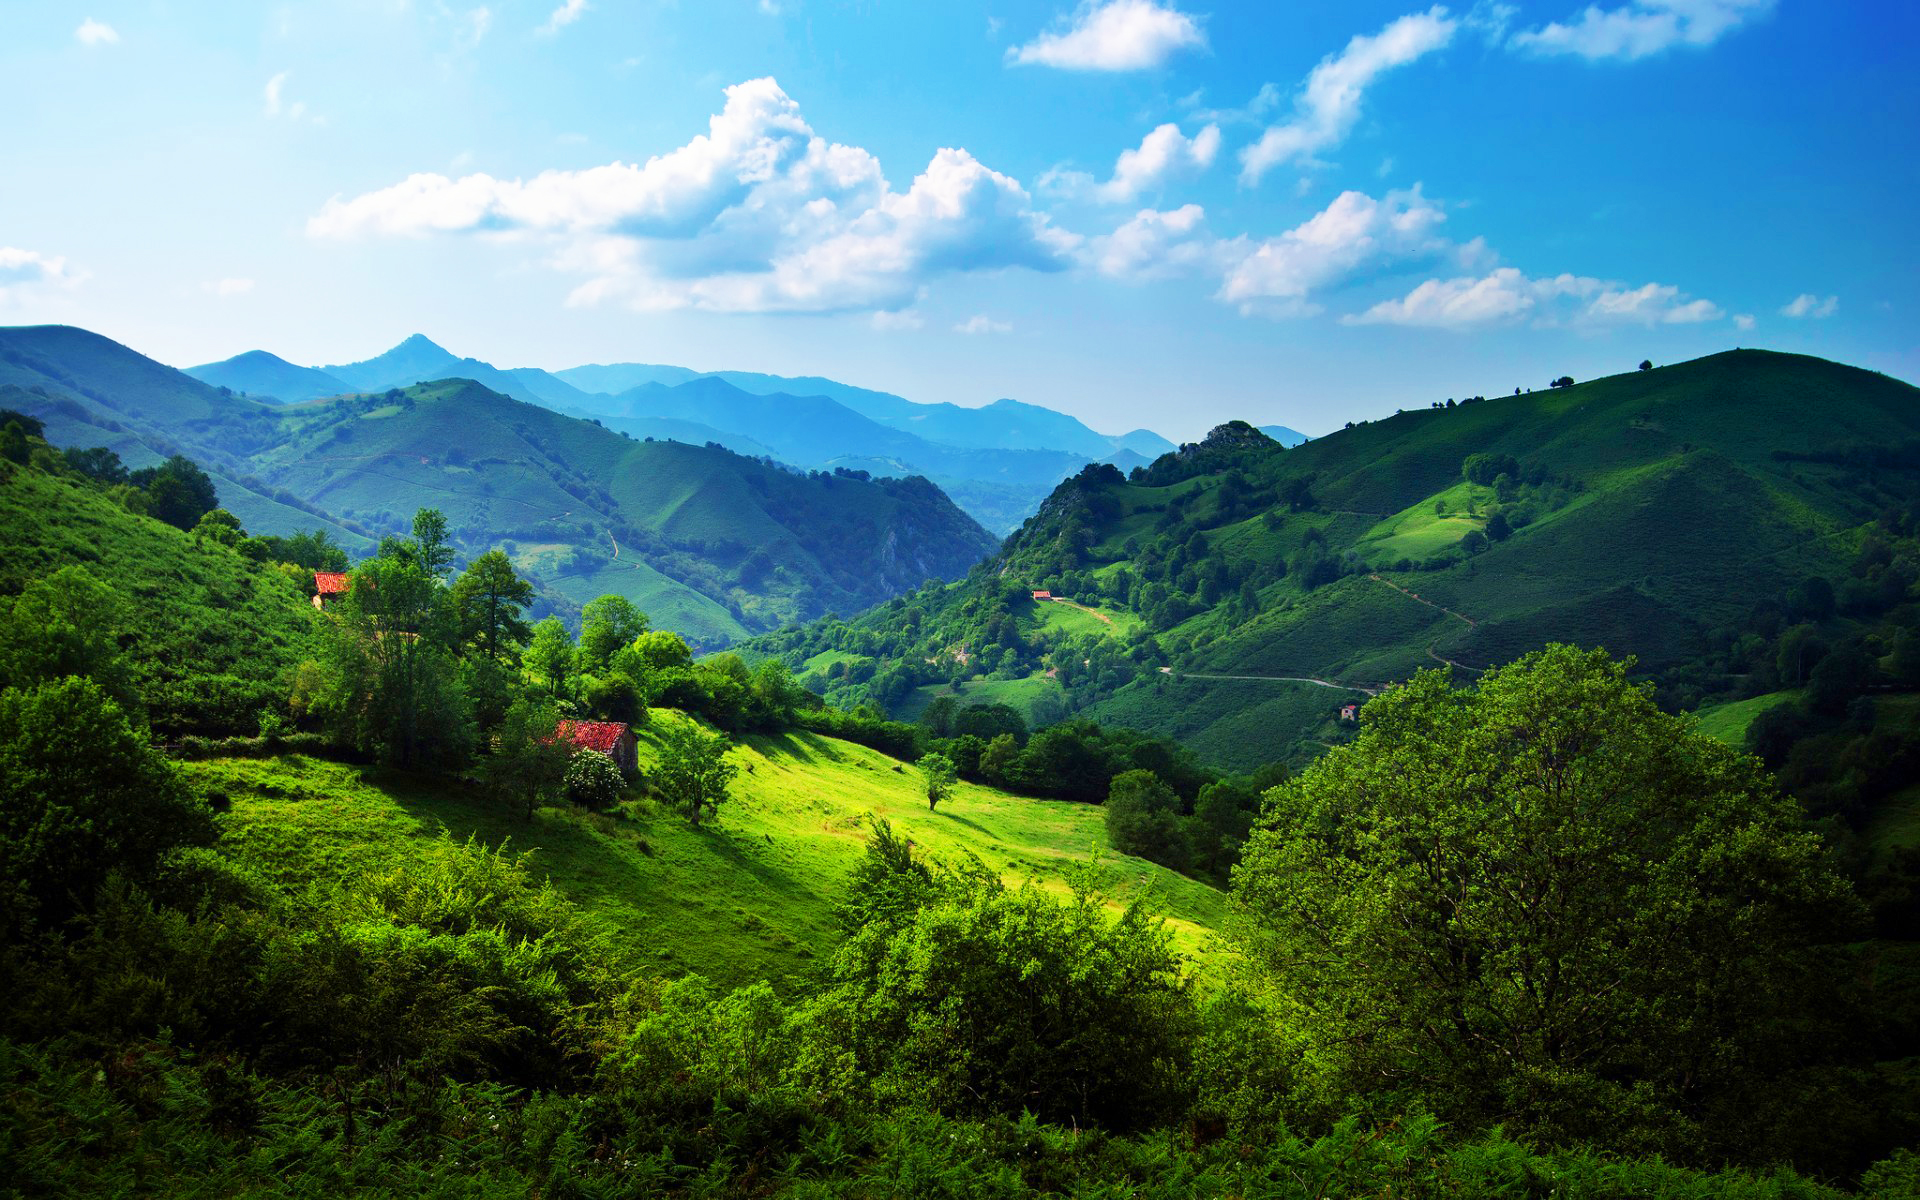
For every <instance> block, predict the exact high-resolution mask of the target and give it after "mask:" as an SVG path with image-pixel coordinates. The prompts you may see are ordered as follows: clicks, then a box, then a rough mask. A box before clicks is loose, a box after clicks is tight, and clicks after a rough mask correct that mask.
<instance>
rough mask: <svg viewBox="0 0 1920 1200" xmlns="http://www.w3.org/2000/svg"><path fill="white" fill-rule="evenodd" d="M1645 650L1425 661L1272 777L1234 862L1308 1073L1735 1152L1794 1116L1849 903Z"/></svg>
mask: <svg viewBox="0 0 1920 1200" xmlns="http://www.w3.org/2000/svg"><path fill="white" fill-rule="evenodd" d="M1627 669H1628V664H1626V663H1620V662H1615V661H1613V660H1612V659H1610V658H1609V657H1608V656H1607V654H1606V653H1605V652H1604V651H1600V650H1593V651H1587V650H1579V649H1575V648H1574V647H1571V646H1551V647H1549V648H1547V649H1546V650H1543V651H1539V652H1536V653H1534V654H1530V655H1528V656H1526V657H1525V658H1522V659H1520V660H1518V661H1517V662H1514V663H1512V664H1510V665H1508V666H1505V667H1502V668H1498V669H1495V670H1493V671H1489V672H1488V673H1487V674H1486V675H1485V676H1483V677H1482V678H1481V680H1480V681H1479V684H1478V686H1477V687H1476V688H1475V689H1473V690H1470V691H1468V690H1456V689H1455V688H1453V687H1451V686H1450V685H1449V683H1448V680H1447V676H1446V675H1445V673H1443V672H1440V671H1423V672H1421V673H1420V674H1419V675H1417V676H1416V677H1415V678H1414V680H1413V681H1412V682H1411V683H1409V684H1407V685H1406V686H1404V687H1401V688H1398V689H1395V690H1393V691H1389V692H1387V693H1385V694H1384V695H1381V696H1379V697H1377V698H1376V699H1375V700H1373V701H1372V702H1371V703H1370V704H1368V705H1367V722H1366V724H1365V725H1364V726H1363V728H1362V730H1361V733H1360V736H1359V738H1358V739H1357V740H1356V741H1355V742H1353V743H1352V744H1350V745H1348V746H1345V747H1341V748H1338V749H1335V750H1333V751H1331V752H1329V753H1328V754H1327V755H1326V756H1324V757H1323V758H1321V759H1320V760H1319V761H1318V762H1316V763H1315V764H1314V765H1313V766H1312V767H1310V768H1309V769H1308V770H1307V771H1306V772H1305V773H1304V774H1302V775H1301V776H1300V777H1299V778H1298V779H1296V780H1294V781H1292V782H1291V783H1288V784H1285V785H1283V786H1281V787H1279V788H1276V789H1274V790H1273V791H1272V792H1270V793H1268V803H1267V808H1266V811H1265V813H1264V814H1263V816H1262V819H1261V821H1260V825H1259V827H1258V828H1257V829H1256V830H1255V832H1254V834H1253V836H1252V838H1251V839H1250V840H1249V842H1248V844H1247V847H1246V851H1245V854H1244V856H1243V858H1242V861H1241V864H1240V866H1239V867H1238V868H1236V869H1235V871H1234V873H1233V881H1234V888H1235V890H1236V891H1237V892H1238V894H1239V898H1240V900H1241V901H1242V902H1243V903H1244V905H1245V909H1246V911H1247V913H1248V914H1249V915H1250V916H1251V917H1252V918H1253V919H1254V922H1255V925H1256V927H1257V928H1258V929H1259V933H1257V934H1256V935H1255V936H1254V937H1253V938H1252V939H1251V940H1250V941H1249V942H1248V946H1249V948H1250V949H1251V950H1252V951H1253V952H1254V954H1255V955H1256V956H1257V958H1258V959H1259V960H1260V961H1261V962H1262V963H1263V964H1264V967H1265V969H1266V970H1267V972H1269V974H1270V977H1271V980H1272V982H1273V983H1274V984H1275V985H1276V989H1275V991H1276V994H1277V995H1278V996H1280V997H1282V998H1283V1004H1282V1011H1281V1013H1280V1014H1279V1016H1280V1019H1281V1020H1283V1021H1284V1022H1285V1023H1286V1025H1287V1028H1288V1030H1289V1034H1290V1036H1296V1037H1298V1038H1299V1039H1300V1044H1301V1046H1302V1057H1301V1058H1300V1060H1299V1062H1298V1067H1297V1069H1298V1070H1299V1071H1300V1072H1301V1076H1300V1082H1301V1087H1302V1089H1303V1092H1305V1093H1307V1094H1311V1095H1313V1096H1317V1097H1322V1098H1326V1099H1328V1100H1329V1101H1330V1102H1331V1101H1332V1098H1336V1097H1341V1096H1355V1095H1362V1094H1371V1095H1386V1094H1388V1093H1392V1094H1394V1097H1395V1102H1396V1103H1403V1104H1419V1105H1423V1106H1426V1107H1428V1108H1429V1109H1430V1110H1431V1111H1433V1112H1434V1113H1435V1115H1437V1116H1439V1117H1441V1118H1442V1119H1444V1120H1447V1121H1449V1122H1453V1123H1456V1124H1459V1125H1461V1126H1462V1127H1481V1126H1484V1125H1490V1124H1495V1123H1504V1124H1506V1125H1507V1126H1509V1127H1510V1128H1512V1127H1524V1128H1527V1129H1528V1130H1529V1131H1530V1132H1532V1133H1534V1134H1537V1135H1538V1136H1540V1137H1541V1138H1542V1139H1543V1140H1561V1141H1575V1140H1584V1139H1595V1140H1605V1141H1609V1142H1611V1143H1613V1144H1620V1142H1621V1140H1622V1139H1623V1138H1624V1139H1630V1140H1632V1141H1633V1142H1635V1143H1636V1144H1639V1145H1643V1146H1646V1147H1648V1148H1650V1149H1659V1150H1662V1151H1675V1152H1685V1153H1695V1154H1698V1153H1702V1152H1704V1153H1707V1154H1709V1155H1711V1154H1715V1153H1721V1152H1730V1151H1732V1150H1734V1149H1735V1148H1736V1145H1737V1144H1738V1143H1739V1142H1740V1141H1741V1140H1742V1139H1743V1138H1744V1139H1760V1140H1764V1139H1765V1136H1767V1135H1765V1134H1763V1133H1761V1132H1760V1131H1761V1130H1763V1129H1768V1128H1771V1129H1774V1130H1779V1129H1786V1128H1791V1127H1793V1126H1794V1125H1795V1123H1796V1118H1795V1116H1794V1114H1793V1112H1792V1111H1791V1110H1790V1107H1789V1106H1791V1105H1792V1104H1794V1103H1795V1102H1796V1101H1795V1100H1794V1097H1796V1096H1802V1097H1804V1096H1810V1095H1819V1094H1822V1093H1821V1091H1820V1089H1818V1088H1815V1087H1811V1086H1807V1087H1802V1086H1800V1085H1799V1084H1797V1083H1795V1082H1794V1081H1793V1079H1792V1072H1793V1071H1794V1070H1795V1069H1796V1068H1798V1067H1800V1066H1802V1065H1803V1064H1808V1063H1809V1062H1810V1059H1811V1056H1812V1055H1815V1054H1817V1053H1818V1051H1817V1050H1816V1049H1813V1048H1812V1047H1814V1046H1816V1045H1817V1044H1818V1043H1820V1042H1822V1041H1823V1040H1824V1039H1825V1037H1826V1036H1827V1035H1828V1034H1829V1033H1831V1032H1832V1031H1831V1029H1830V1028H1828V1026H1827V1024H1825V1023H1823V1022H1831V1021H1833V1020H1837V1019H1839V1018H1838V1017H1837V1016H1835V1017H1826V1018H1823V1017H1822V1015H1821V1014H1822V1013H1823V1012H1826V1013H1831V1012H1833V1011H1835V1001H1834V997H1835V996H1836V995H1838V994H1839V992H1838V983H1839V976H1838V975H1837V974H1836V973H1835V971H1834V970H1833V968H1832V965H1831V964H1832V961H1833V960H1831V959H1830V958H1828V957H1827V952H1826V951H1825V950H1823V949H1822V947H1823V946H1826V945H1830V944H1832V943H1833V942H1836V941H1839V940H1843V939H1844V938H1845V937H1846V936H1848V932H1849V931H1848V928H1847V927H1848V925H1849V923H1850V922H1851V921H1852V920H1853V918H1854V917H1855V916H1856V914H1857V911H1858V907H1859V906H1858V902H1857V901H1856V899H1855V897H1854V896H1853V894H1852V891H1851V889H1850V888H1849V886H1848V885H1847V883H1846V882H1845V881H1844V880H1843V879H1842V878H1841V877H1840V876H1838V875H1837V874H1836V873H1835V872H1834V870H1833V868H1832V866H1831V865H1830V864H1829V862H1828V860H1827V858H1826V856H1825V854H1824V852H1823V849H1822V847H1821V845H1820V840H1819V837H1818V836H1817V835H1816V834H1814V833H1811V832H1809V831H1808V830H1807V829H1806V826H1805V823H1804V815H1803V814H1802V812H1801V811H1800V810H1799V808H1798V806H1797V805H1796V804H1795V803H1794V802H1793V801H1792V800H1791V799H1788V798H1786V797H1783V796H1782V795H1781V793H1780V790H1779V789H1778V788H1777V787H1776V786H1775V785H1774V784H1773V782H1772V780H1770V779H1769V778H1768V777H1767V775H1766V774H1765V772H1764V770H1763V769H1762V767H1761V764H1760V762H1759V761H1758V760H1756V759H1754V758H1751V757H1748V756H1746V755H1743V754H1739V753H1736V752H1735V751H1733V750H1730V749H1728V748H1726V747H1725V746H1722V745H1721V744H1720V743H1719V742H1717V741H1715V740H1714V739H1713V738H1711V737H1708V736H1706V735H1705V734H1702V733H1700V732H1699V731H1698V730H1697V729H1695V728H1694V726H1693V725H1692V724H1691V723H1690V722H1689V721H1688V720H1686V719H1685V718H1680V717H1673V716H1669V715H1667V714H1664V713H1662V712H1661V711H1660V710H1659V709H1658V708H1657V707H1656V706H1655V704H1654V702H1653V698H1652V696H1651V695H1650V694H1649V689H1648V688H1646V687H1642V686H1638V685H1635V684H1633V683H1630V682H1628V680H1627Z"/></svg>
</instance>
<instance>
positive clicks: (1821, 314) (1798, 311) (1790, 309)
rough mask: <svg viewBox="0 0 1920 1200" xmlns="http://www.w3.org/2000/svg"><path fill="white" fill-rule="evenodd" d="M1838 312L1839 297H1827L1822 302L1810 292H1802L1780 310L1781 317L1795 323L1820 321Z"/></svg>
mask: <svg viewBox="0 0 1920 1200" xmlns="http://www.w3.org/2000/svg"><path fill="white" fill-rule="evenodd" d="M1838 311H1840V297H1838V296H1828V297H1827V298H1826V299H1824V300H1822V299H1821V298H1820V297H1818V296H1816V295H1814V294H1813V293H1812V292H1802V293H1800V294H1799V295H1798V296H1795V297H1794V298H1793V299H1792V300H1791V301H1789V302H1788V303H1787V306H1786V307H1785V308H1782V309H1781V310H1780V315H1781V316H1783V317H1792V318H1793V319H1794V320H1796V321H1805V320H1813V321H1821V320H1825V319H1826V318H1828V317H1830V316H1832V315H1833V314H1834V313H1836V312H1838Z"/></svg>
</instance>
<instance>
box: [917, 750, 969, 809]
mask: <svg viewBox="0 0 1920 1200" xmlns="http://www.w3.org/2000/svg"><path fill="white" fill-rule="evenodd" d="M914 765H915V766H917V767H919V768H920V774H921V775H922V776H923V777H924V778H925V779H926V781H927V807H928V808H929V809H937V808H939V807H940V802H941V801H942V800H945V799H946V798H947V797H948V796H951V795H953V787H954V784H955V783H957V782H958V781H959V778H960V776H959V774H958V772H956V771H955V770H954V766H953V760H952V759H950V758H948V757H947V756H946V755H944V754H940V753H933V754H927V755H923V756H921V759H920V761H919V762H917V763H915V764H914Z"/></svg>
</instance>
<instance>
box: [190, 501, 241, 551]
mask: <svg viewBox="0 0 1920 1200" xmlns="http://www.w3.org/2000/svg"><path fill="white" fill-rule="evenodd" d="M193 535H194V536H195V537H203V538H206V539H207V540H209V541H214V542H219V543H220V544H221V545H222V546H237V545H239V544H240V539H241V538H243V537H246V536H247V531H246V530H244V529H242V528H241V527H240V518H238V517H236V516H234V515H233V514H232V513H230V512H228V511H227V510H226V509H224V508H214V509H208V510H207V511H206V512H205V513H202V514H201V516H200V521H199V523H198V524H196V525H195V526H194V527H193Z"/></svg>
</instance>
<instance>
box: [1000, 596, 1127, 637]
mask: <svg viewBox="0 0 1920 1200" xmlns="http://www.w3.org/2000/svg"><path fill="white" fill-rule="evenodd" d="M1028 603H1029V604H1031V605H1032V606H1033V627H1034V628H1036V629H1047V630H1054V631H1056V632H1060V633H1069V634H1079V635H1086V634H1091V635H1094V636H1096V637H1124V636H1126V635H1127V634H1129V633H1132V632H1133V631H1134V629H1136V628H1138V626H1139V625H1140V618H1139V617H1137V616H1135V615H1134V614H1133V613H1130V612H1125V611H1121V610H1115V609H1107V608H1101V607H1100V606H1099V605H1095V604H1086V603H1084V602H1080V601H1076V602H1075V603H1074V604H1062V603H1060V602H1058V601H1052V602H1046V601H1028ZM1076 605H1078V607H1076ZM1088 609H1092V610H1093V611H1092V612H1089V611H1087V610H1088ZM1096 612H1097V613H1100V614H1101V615H1103V616H1105V617H1106V618H1107V619H1106V620H1104V621H1102V620H1101V619H1100V617H1098V616H1095V615H1094V613H1096Z"/></svg>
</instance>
